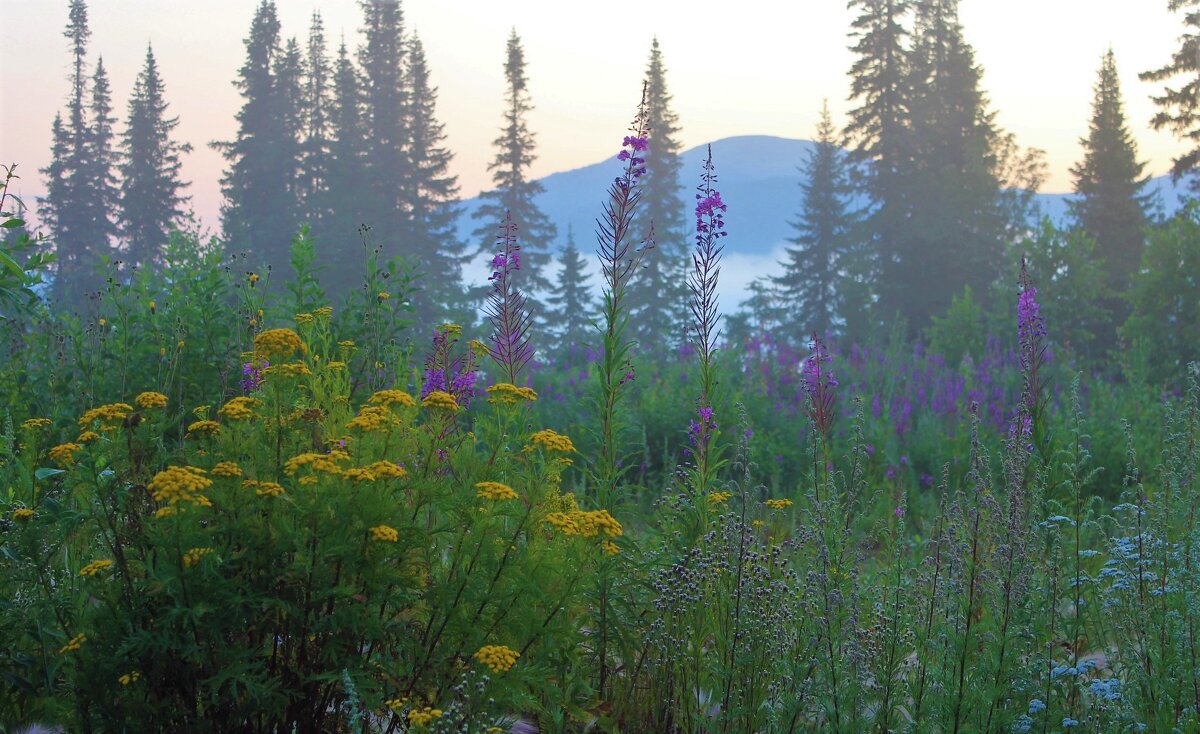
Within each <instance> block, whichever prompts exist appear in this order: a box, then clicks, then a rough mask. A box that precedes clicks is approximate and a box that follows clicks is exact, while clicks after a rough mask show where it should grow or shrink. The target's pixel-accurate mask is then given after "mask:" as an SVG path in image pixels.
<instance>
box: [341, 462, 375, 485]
mask: <svg viewBox="0 0 1200 734" xmlns="http://www.w3.org/2000/svg"><path fill="white" fill-rule="evenodd" d="M342 476H343V477H345V478H346V479H349V480H350V481H352V482H355V483H359V482H373V481H375V473H374V472H372V471H371V470H370V469H366V468H364V467H360V466H355V467H351V468H349V469H347V470H346V471H344V472H342Z"/></svg>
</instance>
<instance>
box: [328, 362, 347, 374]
mask: <svg viewBox="0 0 1200 734" xmlns="http://www.w3.org/2000/svg"><path fill="white" fill-rule="evenodd" d="M325 366H326V367H328V368H329V371H330V372H341V371H342V370H344V369H346V363H345V362H337V361H334V362H330V363H329V364H327V365H325Z"/></svg>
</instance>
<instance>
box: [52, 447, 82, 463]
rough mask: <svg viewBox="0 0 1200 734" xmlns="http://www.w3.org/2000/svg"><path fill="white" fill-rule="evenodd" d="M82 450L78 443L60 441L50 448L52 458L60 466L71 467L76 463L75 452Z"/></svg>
mask: <svg viewBox="0 0 1200 734" xmlns="http://www.w3.org/2000/svg"><path fill="white" fill-rule="evenodd" d="M82 450H83V447H82V446H80V445H79V444H77V443H60V444H59V445H57V446H55V447H54V448H52V449H50V459H51V460H52V461H54V463H56V464H58V465H59V466H62V467H71V466H74V464H75V454H76V453H78V452H79V451H82Z"/></svg>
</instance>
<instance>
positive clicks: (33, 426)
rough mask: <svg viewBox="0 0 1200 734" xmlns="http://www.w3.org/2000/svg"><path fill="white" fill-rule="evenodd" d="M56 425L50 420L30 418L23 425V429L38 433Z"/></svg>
mask: <svg viewBox="0 0 1200 734" xmlns="http://www.w3.org/2000/svg"><path fill="white" fill-rule="evenodd" d="M52 425H54V423H53V421H51V420H50V419H49V418H30V419H29V420H27V421H25V422H24V423H22V424H21V429H22V430H25V431H36V430H39V429H42V428H49V427H50V426H52Z"/></svg>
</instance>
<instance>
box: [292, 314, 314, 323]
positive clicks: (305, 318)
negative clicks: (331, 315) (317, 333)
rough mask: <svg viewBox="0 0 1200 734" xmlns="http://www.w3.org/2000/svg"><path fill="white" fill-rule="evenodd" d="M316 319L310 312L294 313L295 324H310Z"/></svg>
mask: <svg viewBox="0 0 1200 734" xmlns="http://www.w3.org/2000/svg"><path fill="white" fill-rule="evenodd" d="M316 320H317V319H316V317H314V316H313V315H312V314H310V313H298V314H296V323H297V324H311V323H313V322H314V321H316Z"/></svg>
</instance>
